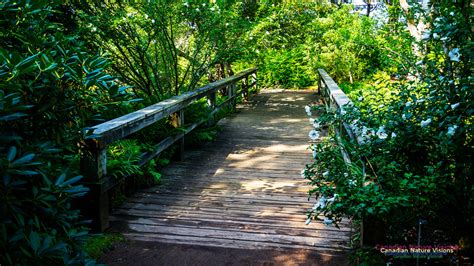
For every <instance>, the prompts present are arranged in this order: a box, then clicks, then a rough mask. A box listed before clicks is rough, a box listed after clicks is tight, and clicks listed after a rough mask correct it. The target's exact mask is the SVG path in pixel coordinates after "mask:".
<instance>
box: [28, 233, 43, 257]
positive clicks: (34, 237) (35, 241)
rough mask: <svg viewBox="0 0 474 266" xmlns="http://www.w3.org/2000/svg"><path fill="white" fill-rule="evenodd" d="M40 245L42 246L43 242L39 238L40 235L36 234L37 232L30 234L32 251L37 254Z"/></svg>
mask: <svg viewBox="0 0 474 266" xmlns="http://www.w3.org/2000/svg"><path fill="white" fill-rule="evenodd" d="M40 245H41V242H40V237H39V235H38V233H36V232H35V231H31V233H30V247H31V249H33V251H34V253H35V254H36V252H37V251H38V249H39V248H40Z"/></svg>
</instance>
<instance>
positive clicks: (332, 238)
mask: <svg viewBox="0 0 474 266" xmlns="http://www.w3.org/2000/svg"><path fill="white" fill-rule="evenodd" d="M313 97H315V96H314V93H311V92H308V91H306V92H304V91H298V92H296V91H282V92H275V91H268V92H263V93H261V94H259V95H258V96H256V97H255V98H254V99H253V101H252V102H251V103H249V104H243V105H240V106H239V108H238V109H239V112H238V114H236V115H233V116H231V117H229V118H226V119H223V120H221V122H220V123H219V124H220V125H221V127H222V129H223V130H222V132H221V133H220V134H219V136H218V139H217V141H215V142H211V143H207V144H203V145H201V146H200V147H199V149H198V150H190V151H186V155H185V158H184V161H182V162H173V163H172V164H171V165H169V166H168V167H166V168H165V169H163V171H162V173H163V184H162V185H160V186H158V187H154V188H150V189H145V190H141V191H139V192H137V193H136V194H135V195H134V197H132V198H130V199H129V200H128V202H127V203H125V204H124V205H123V206H121V207H120V208H118V209H116V210H115V211H114V213H113V215H112V217H111V221H112V224H111V225H112V228H113V229H115V230H119V231H120V232H122V233H123V234H124V235H125V236H126V237H127V238H128V239H131V240H137V241H151V242H158V243H171V244H189V245H200V246H217V247H226V248H240V249H279V250H280V249H281V250H285V249H300V250H301V249H305V250H313V251H317V252H318V253H327V254H333V253H334V252H336V253H338V252H344V251H345V250H346V248H347V243H348V240H349V234H350V227H349V225H348V223H347V222H344V223H343V224H342V226H341V229H337V228H335V227H334V226H325V225H322V224H321V223H320V222H319V223H318V222H313V223H311V224H310V225H305V219H306V215H305V212H306V210H308V209H310V208H311V207H312V205H313V204H314V199H311V200H310V201H308V199H307V191H308V189H309V186H308V185H307V184H306V181H305V180H303V179H302V178H301V176H300V171H301V169H303V167H304V165H305V164H306V163H308V162H310V157H311V155H310V151H308V150H307V146H308V137H307V132H308V131H309V130H310V125H309V123H308V118H307V116H306V115H305V112H304V108H303V107H304V105H306V104H308V103H309V102H311V101H312V100H314V99H313Z"/></svg>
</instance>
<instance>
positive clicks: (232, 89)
mask: <svg viewBox="0 0 474 266" xmlns="http://www.w3.org/2000/svg"><path fill="white" fill-rule="evenodd" d="M235 92H236V86H235V82H234V83H232V84H230V86H229V99H231V98H232V100H231V101H230V102H231V103H230V104H231V106H232V110H234V111H235V107H236V105H237V95H236V93H235Z"/></svg>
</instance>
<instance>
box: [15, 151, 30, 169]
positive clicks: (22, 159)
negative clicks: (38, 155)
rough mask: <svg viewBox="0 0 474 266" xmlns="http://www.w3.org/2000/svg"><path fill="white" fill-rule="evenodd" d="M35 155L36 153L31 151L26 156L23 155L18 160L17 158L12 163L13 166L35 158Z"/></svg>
mask: <svg viewBox="0 0 474 266" xmlns="http://www.w3.org/2000/svg"><path fill="white" fill-rule="evenodd" d="M34 157H35V154H34V153H30V154H28V155H25V156H23V157H21V158H20V159H18V160H15V161H14V162H13V163H11V166H13V167H15V166H19V165H22V164H25V163H27V162H30V161H31V160H33V158H34Z"/></svg>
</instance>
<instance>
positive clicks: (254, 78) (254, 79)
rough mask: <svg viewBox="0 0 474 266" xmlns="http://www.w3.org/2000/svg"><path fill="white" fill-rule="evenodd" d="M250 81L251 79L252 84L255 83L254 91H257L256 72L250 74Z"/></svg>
mask: <svg viewBox="0 0 474 266" xmlns="http://www.w3.org/2000/svg"><path fill="white" fill-rule="evenodd" d="M252 79H253V81H252V83H253V82H255V90H257V89H258V79H257V72H255V73H253V74H252Z"/></svg>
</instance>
